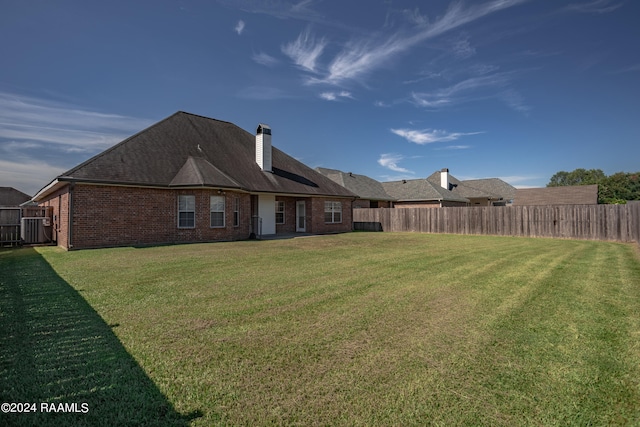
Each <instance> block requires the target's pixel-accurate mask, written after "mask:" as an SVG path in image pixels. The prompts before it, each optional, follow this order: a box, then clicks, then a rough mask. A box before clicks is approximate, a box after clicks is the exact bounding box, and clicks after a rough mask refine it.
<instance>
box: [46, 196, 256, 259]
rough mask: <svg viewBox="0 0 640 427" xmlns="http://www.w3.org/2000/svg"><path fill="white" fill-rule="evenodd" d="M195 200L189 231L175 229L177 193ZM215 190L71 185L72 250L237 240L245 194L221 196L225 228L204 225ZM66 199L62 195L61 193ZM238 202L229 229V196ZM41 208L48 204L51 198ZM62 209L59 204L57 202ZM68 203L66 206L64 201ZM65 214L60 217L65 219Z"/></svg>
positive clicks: (246, 208)
mask: <svg viewBox="0 0 640 427" xmlns="http://www.w3.org/2000/svg"><path fill="white" fill-rule="evenodd" d="M180 194H191V195H194V196H195V197H196V218H195V228H189V229H181V228H178V223H177V221H178V220H177V215H178V195H180ZM212 195H218V192H217V191H215V190H205V189H203V190H164V189H152V188H135V187H117V186H97V185H76V186H75V189H74V190H73V230H72V241H71V244H72V248H75V249H79V248H91V247H104V246H126V245H145V244H159V243H181V242H185V243H186V242H201V241H216V240H238V239H244V238H247V237H248V236H249V218H250V201H249V195H248V194H243V193H234V192H225V194H224V196H225V227H224V228H211V227H210V216H209V213H210V196H212ZM66 197H67V199H68V192H67V193H66ZM234 197H239V199H240V226H238V227H234V226H233V198H234ZM42 204H43V205H47V206H53V207H54V214H56V204H57V197H56V196H55V195H53V196H52V197H50V198H49V199H48V200H47V201H45V202H44V203H42ZM63 205H65V204H64V203H63ZM66 205H68V202H67V203H66ZM65 215H66V218H65ZM59 218H60V226H59V229H60V232H59V233H58V245H60V246H63V247H66V248H68V247H69V244H68V242H67V241H66V236H67V235H68V226H66V225H65V224H68V210H67V211H65V210H64V209H63V210H62V212H61V213H60V214H59Z"/></svg>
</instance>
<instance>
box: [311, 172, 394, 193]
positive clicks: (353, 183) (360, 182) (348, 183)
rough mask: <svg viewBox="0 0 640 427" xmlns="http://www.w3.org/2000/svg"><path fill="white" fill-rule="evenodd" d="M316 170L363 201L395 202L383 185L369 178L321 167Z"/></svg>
mask: <svg viewBox="0 0 640 427" xmlns="http://www.w3.org/2000/svg"><path fill="white" fill-rule="evenodd" d="M316 170H317V171H318V172H320V173H321V174H323V175H324V176H326V177H328V178H329V179H331V180H332V181H333V182H335V183H337V184H340V185H341V186H343V187H345V188H346V189H347V190H349V191H351V192H352V193H355V194H356V195H358V197H360V198H362V199H368V200H395V198H393V197H392V196H390V195H389V194H387V192H386V191H385V189H384V187H383V186H382V183H380V182H379V181H376V180H375V179H373V178H369V177H368V176H365V175H358V174H355V173H351V172H342V171H340V170H337V169H327V168H320V167H318V168H316Z"/></svg>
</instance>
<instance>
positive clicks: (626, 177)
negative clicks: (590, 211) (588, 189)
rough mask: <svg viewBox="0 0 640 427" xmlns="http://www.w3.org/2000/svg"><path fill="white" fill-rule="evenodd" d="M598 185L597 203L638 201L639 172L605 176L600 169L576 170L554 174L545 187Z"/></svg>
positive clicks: (639, 195)
mask: <svg viewBox="0 0 640 427" xmlns="http://www.w3.org/2000/svg"><path fill="white" fill-rule="evenodd" d="M591 184H598V203H626V202H627V201H628V200H640V172H634V173H628V172H617V173H614V174H613V175H609V176H607V175H605V173H604V172H603V171H602V170H600V169H582V168H580V169H576V170H574V171H571V172H565V171H560V172H557V173H556V174H554V175H553V176H552V177H551V179H550V180H549V183H548V184H547V187H559V186H563V185H591Z"/></svg>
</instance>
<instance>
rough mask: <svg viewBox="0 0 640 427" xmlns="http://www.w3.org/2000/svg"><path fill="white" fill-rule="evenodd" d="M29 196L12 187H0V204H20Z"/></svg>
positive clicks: (29, 197) (28, 198)
mask: <svg viewBox="0 0 640 427" xmlns="http://www.w3.org/2000/svg"><path fill="white" fill-rule="evenodd" d="M30 199H31V196H29V195H27V194H25V193H23V192H22V191H20V190H16V189H15V188H13V187H0V206H20V205H21V204H22V203H24V202H26V201H28V200H30Z"/></svg>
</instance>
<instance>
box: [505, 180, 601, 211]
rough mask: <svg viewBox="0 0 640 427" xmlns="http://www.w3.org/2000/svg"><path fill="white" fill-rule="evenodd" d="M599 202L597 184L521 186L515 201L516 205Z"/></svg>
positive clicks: (590, 203) (591, 203) (588, 203)
mask: <svg viewBox="0 0 640 427" xmlns="http://www.w3.org/2000/svg"><path fill="white" fill-rule="evenodd" d="M597 203H598V185H597V184H594V185H567V186H562V187H543V188H520V189H518V190H517V191H516V195H515V199H514V202H513V204H514V205H516V206H540V205H545V206H547V205H595V204H597Z"/></svg>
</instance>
